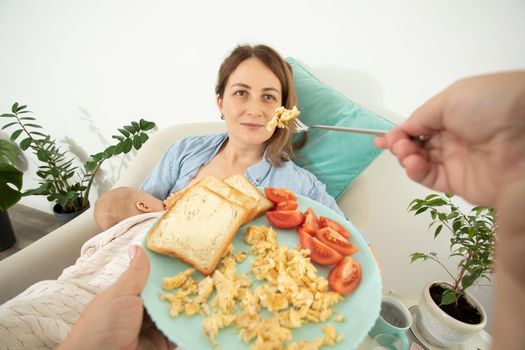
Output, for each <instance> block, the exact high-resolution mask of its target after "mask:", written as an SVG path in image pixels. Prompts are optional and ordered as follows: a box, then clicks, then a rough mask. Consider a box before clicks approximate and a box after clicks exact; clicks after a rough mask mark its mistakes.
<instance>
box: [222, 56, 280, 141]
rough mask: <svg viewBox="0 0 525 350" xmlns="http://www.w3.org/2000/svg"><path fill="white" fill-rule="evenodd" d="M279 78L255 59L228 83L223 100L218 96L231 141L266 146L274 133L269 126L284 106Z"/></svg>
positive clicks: (247, 63)
mask: <svg viewBox="0 0 525 350" xmlns="http://www.w3.org/2000/svg"><path fill="white" fill-rule="evenodd" d="M281 96H282V88H281V83H280V81H279V79H278V78H277V76H276V75H275V74H274V73H273V72H272V71H271V70H270V69H269V68H268V67H266V66H265V65H264V64H263V63H262V62H261V61H259V60H258V59H256V58H249V59H247V60H244V61H243V62H242V63H241V64H239V66H237V68H236V69H235V70H234V71H233V73H232V74H231V75H230V77H229V78H228V80H227V82H226V86H225V88H224V96H223V98H222V99H221V98H220V96H217V104H218V106H219V110H220V111H221V113H222V114H223V115H224V119H225V121H226V126H227V128H228V134H229V137H230V139H232V140H235V141H237V142H240V143H242V144H246V145H260V144H263V143H264V142H266V141H267V140H268V139H269V138H270V137H271V136H272V135H273V132H274V130H271V131H268V130H267V129H266V124H267V123H268V121H270V119H272V117H273V115H274V114H275V109H276V108H278V107H280V106H281V104H282V97H281Z"/></svg>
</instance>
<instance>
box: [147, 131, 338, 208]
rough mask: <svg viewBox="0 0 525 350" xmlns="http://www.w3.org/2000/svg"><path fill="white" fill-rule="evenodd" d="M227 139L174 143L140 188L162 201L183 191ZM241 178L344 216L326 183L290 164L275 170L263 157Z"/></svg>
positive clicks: (207, 137)
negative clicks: (280, 188) (288, 191)
mask: <svg viewBox="0 0 525 350" xmlns="http://www.w3.org/2000/svg"><path fill="white" fill-rule="evenodd" d="M227 138H228V134H227V133H222V134H218V135H203V136H191V137H187V138H184V139H181V140H179V141H177V142H175V143H174V144H172V145H171V146H170V147H169V148H168V150H167V151H166V153H164V155H163V156H162V159H161V160H160V162H159V163H158V164H157V165H156V166H155V168H154V169H153V171H152V172H151V173H150V174H149V175H148V177H147V178H146V180H144V182H143V183H142V185H140V188H141V189H143V190H144V191H146V192H149V193H151V194H152V195H153V196H155V197H157V198H159V199H162V200H164V199H165V198H166V197H168V196H169V195H170V194H171V193H174V192H177V191H179V190H180V189H182V188H184V187H185V186H186V185H187V184H188V183H189V182H190V181H191V180H192V179H193V178H194V177H195V176H196V175H197V173H198V171H199V169H200V167H201V166H203V165H206V164H208V163H209V162H210V161H211V160H212V159H213V158H214V157H215V155H216V154H217V152H219V149H220V148H221V146H222V144H223V143H224V141H226V139H227ZM244 175H245V176H246V177H247V178H248V179H249V180H250V181H251V182H252V183H253V184H254V185H255V186H260V187H284V188H289V189H290V190H292V191H293V192H295V193H297V194H300V195H303V196H305V197H309V198H311V199H313V200H315V201H317V202H319V203H322V204H324V205H325V206H327V207H329V208H331V209H332V210H334V211H335V212H337V213H339V214H340V215H342V216H343V217H345V215H344V214H343V212H342V211H341V209H339V207H338V206H337V203H336V201H335V199H334V198H333V197H332V196H330V195H329V194H328V193H327V192H326V186H325V184H323V183H322V182H321V181H319V180H317V178H316V177H315V175H314V174H312V173H310V172H309V171H307V170H305V169H303V168H301V167H299V166H297V165H296V164H295V163H294V162H292V161H287V162H284V164H283V166H280V167H277V166H273V165H272V164H270V163H269V162H268V161H267V160H266V157H263V159H262V160H261V161H260V162H259V163H257V164H254V165H252V166H250V167H249V168H248V170H246V173H245V174H244Z"/></svg>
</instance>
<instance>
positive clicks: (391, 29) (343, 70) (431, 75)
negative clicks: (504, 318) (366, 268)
mask: <svg viewBox="0 0 525 350" xmlns="http://www.w3.org/2000/svg"><path fill="white" fill-rule="evenodd" d="M524 14H525V2H523V1H522V0H500V1H494V0H492V1H491V0H463V1H457V0H428V1H421V0H397V1H386V0H385V1H355V0H354V1H282V0H279V1H277V0H268V1H262V2H247V1H226V0H224V1H202V0H196V1H191V2H182V1H179V2H177V1H124V0H118V1H117V0H116V1H83V2H80V1H66V0H55V1H37V0H33V1H29V0H2V1H1V2H0V44H1V47H2V54H1V55H0V82H1V83H0V111H1V112H2V113H4V112H6V111H8V110H9V108H10V106H11V104H12V103H13V102H15V101H18V102H21V103H24V104H28V105H29V107H30V109H31V110H32V111H34V112H35V116H36V117H37V118H39V121H40V123H41V124H43V125H44V126H45V128H46V130H47V131H48V132H50V133H51V134H53V135H54V136H55V137H56V138H57V139H58V140H61V141H64V140H65V141H66V142H67V143H68V144H72V145H74V146H75V149H76V150H77V151H78V152H80V153H84V155H85V154H92V153H95V152H97V151H99V150H102V149H103V148H105V147H106V146H107V145H108V142H111V138H110V137H111V135H112V134H113V133H115V131H116V128H117V127H120V126H121V125H122V124H124V123H127V122H129V121H131V120H135V119H138V118H139V117H144V118H146V119H150V120H153V121H155V122H156V123H157V124H158V125H159V126H160V127H164V126H167V125H171V124H175V123H180V122H189V121H215V120H219V113H218V112H217V109H216V106H215V99H214V94H213V87H214V83H215V76H216V72H217V69H218V66H219V64H220V62H221V61H222V59H223V58H224V57H225V56H226V55H227V53H228V52H229V51H230V50H231V49H232V48H233V47H234V46H235V45H236V44H237V43H245V42H248V43H266V44H269V45H271V46H273V47H274V48H276V49H277V50H279V51H280V52H281V53H282V54H283V55H285V56H293V57H296V58H299V59H300V60H302V61H303V62H304V63H305V64H306V65H307V66H308V67H309V68H310V69H311V71H312V72H313V73H314V74H315V75H317V76H318V78H320V79H321V80H322V81H323V82H325V83H327V84H329V85H331V86H333V87H335V88H337V89H338V90H339V91H341V92H342V93H343V94H345V95H346V96H348V97H350V98H352V99H353V100H355V101H356V102H358V103H360V104H361V105H363V106H365V107H368V108H369V109H371V110H373V111H375V112H377V113H380V114H381V115H383V116H385V117H387V118H389V119H391V120H392V121H394V122H400V121H402V120H403V119H404V118H405V117H407V116H408V115H409V114H410V112H411V111H412V110H414V109H415V108H416V107H417V106H418V105H419V104H421V103H422V102H424V101H425V100H426V99H427V98H429V97H430V96H431V95H433V94H434V93H436V92H438V91H439V90H441V89H442V88H444V87H445V86H446V85H448V84H450V83H451V82H452V81H454V80H456V79H458V78H461V77H464V76H468V75H473V74H479V73H485V72H491V71H499V70H508V69H516V68H522V69H523V68H525V45H524V44H523V43H524V42H525V21H524ZM4 136H5V134H4ZM120 167H121V164H120V163H119V162H113V163H112V164H110V166H107V167H106V173H105V174H103V176H102V178H103V180H104V181H99V184H98V185H99V186H98V187H97V188H98V189H99V190H105V189H107V188H108V187H109V186H110V185H111V183H112V182H113V181H114V180H115V179H116V178H117V177H118V171H119V169H120ZM35 168H36V162H35V159H34V158H33V157H32V156H29V157H28V170H26V172H25V177H24V181H25V186H27V187H26V188H28V187H30V186H32V185H35V176H34V175H33V173H34V169H35ZM367 172H368V174H370V177H371V178H372V179H373V188H372V197H371V201H370V208H369V209H370V225H369V228H368V235H369V236H370V238H371V239H372V241H373V243H374V245H375V246H376V247H377V250H378V251H379V254H380V255H381V256H382V260H383V264H384V270H385V276H384V284H385V291H387V290H388V289H392V288H393V289H396V290H398V291H406V292H410V293H414V294H416V293H419V290H420V289H421V287H422V285H423V283H424V282H425V281H428V280H432V279H437V278H444V277H445V275H443V274H442V273H441V272H440V271H439V270H438V268H437V267H434V266H432V265H431V264H428V263H427V264H422V263H421V264H414V265H410V264H409V263H408V254H409V253H411V252H413V251H416V250H425V249H426V248H428V250H430V249H432V250H436V251H438V252H440V251H441V252H444V253H446V252H447V247H448V242H447V240H446V239H443V240H440V241H438V242H433V241H432V239H431V238H430V237H431V235H430V234H428V233H427V232H426V226H427V224H428V220H424V219H423V218H417V219H414V218H413V217H412V216H411V215H409V214H408V213H407V212H406V206H407V204H408V202H409V201H410V200H411V199H413V198H414V197H415V196H421V195H424V194H426V193H428V192H429V191H427V190H426V189H422V188H421V187H419V186H417V185H415V184H413V183H411V182H410V181H409V180H407V179H406V178H405V176H404V175H403V173H402V171H401V169H400V168H399V167H398V165H397V163H396V162H395V161H394V160H393V159H392V157H390V156H389V155H387V154H383V155H382V156H381V157H380V158H379V159H378V160H377V161H376V162H375V163H374V164H373V165H372V166H371V167H370V168H369V169H368V171H367ZM95 194H96V193H95ZM23 203H25V204H27V205H31V206H33V207H35V208H39V209H43V210H47V211H49V209H50V205H49V204H48V203H47V202H46V201H45V199H44V198H43V197H29V198H25V199H24V200H23ZM485 294H487V295H485V296H482V297H483V299H484V302H485V305H488V306H489V307H490V294H491V291H490V290H489V291H488V292H485Z"/></svg>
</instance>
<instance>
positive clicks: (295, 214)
mask: <svg viewBox="0 0 525 350" xmlns="http://www.w3.org/2000/svg"><path fill="white" fill-rule="evenodd" d="M266 218H267V219H268V221H269V222H270V224H272V226H274V227H277V228H283V229H289V228H294V227H296V226H299V225H300V224H302V223H303V221H304V215H303V213H301V212H300V211H299V210H272V211H267V212H266Z"/></svg>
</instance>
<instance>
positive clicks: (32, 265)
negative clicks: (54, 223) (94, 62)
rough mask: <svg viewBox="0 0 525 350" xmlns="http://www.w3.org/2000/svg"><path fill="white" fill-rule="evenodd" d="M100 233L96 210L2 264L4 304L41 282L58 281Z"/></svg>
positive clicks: (0, 280)
mask: <svg viewBox="0 0 525 350" xmlns="http://www.w3.org/2000/svg"><path fill="white" fill-rule="evenodd" d="M98 232H100V230H99V228H98V227H97V225H96V224H95V221H94V220H93V209H88V210H86V211H85V212H84V213H82V215H79V216H78V217H77V218H75V219H74V220H72V221H70V222H68V223H67V224H65V225H62V226H60V227H59V228H57V229H56V230H54V231H53V232H51V233H49V234H47V235H45V236H44V237H42V238H41V239H39V240H38V241H36V242H34V243H32V244H31V245H29V246H28V247H26V248H24V249H22V250H20V251H19V252H17V253H16V254H13V255H11V256H9V257H7V258H5V259H4V260H2V261H0V286H2V288H0V304H2V303H4V302H5V301H7V300H9V299H11V298H12V297H14V296H16V295H17V294H19V293H21V292H22V291H24V290H25V289H26V288H27V287H29V286H30V285H32V284H33V283H36V282H38V281H42V280H46V279H56V278H57V277H58V276H60V274H61V273H62V270H63V269H64V268H65V267H67V266H70V265H72V264H74V263H75V261H76V259H77V258H78V256H79V254H80V248H81V247H82V245H83V244H84V242H85V241H87V240H88V239H89V238H91V237H93V236H94V235H95V234H97V233H98Z"/></svg>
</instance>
